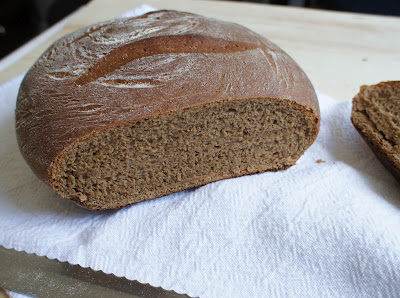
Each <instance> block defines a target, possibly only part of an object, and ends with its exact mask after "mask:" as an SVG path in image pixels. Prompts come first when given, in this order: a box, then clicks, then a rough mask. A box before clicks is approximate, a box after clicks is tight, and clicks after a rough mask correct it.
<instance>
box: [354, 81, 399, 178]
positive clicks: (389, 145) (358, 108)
mask: <svg viewBox="0 0 400 298" xmlns="http://www.w3.org/2000/svg"><path fill="white" fill-rule="evenodd" d="M399 86H400V81H387V82H381V83H379V84H375V85H371V86H367V85H363V86H361V87H360V92H359V93H358V94H357V95H356V96H355V97H354V98H353V103H352V112H351V118H350V119H351V122H352V123H353V125H354V127H355V128H356V130H357V132H358V133H359V134H360V136H361V137H362V138H363V139H364V141H365V142H366V143H367V145H368V146H369V147H370V148H371V150H372V151H373V153H374V154H375V156H376V157H377V158H378V159H379V161H380V162H381V163H382V164H383V165H384V166H385V167H386V169H388V170H389V171H390V172H391V173H392V175H393V176H394V177H395V178H396V180H397V181H398V182H399V183H400V163H399V161H398V157H397V158H396V155H397V156H399V155H400V150H399V146H398V144H396V143H394V142H393V141H392V140H390V138H388V137H387V136H386V135H385V133H386V132H384V131H380V130H379V129H378V128H377V126H376V124H375V123H374V121H373V120H372V119H370V116H369V115H368V112H367V111H366V110H367V108H366V104H365V102H364V101H365V99H366V98H371V97H373V95H372V94H371V93H372V92H373V91H378V90H385V89H390V88H393V87H397V88H399ZM395 96H396V95H395ZM387 97H388V98H387V101H389V96H387ZM397 101H398V102H400V94H397ZM381 117H382V120H383V121H390V119H385V116H384V114H383V113H381ZM397 133H400V131H397Z"/></svg>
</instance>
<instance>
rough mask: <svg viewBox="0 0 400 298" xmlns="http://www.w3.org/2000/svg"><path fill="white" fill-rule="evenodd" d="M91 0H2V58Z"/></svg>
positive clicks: (348, 4) (358, 7)
mask: <svg viewBox="0 0 400 298" xmlns="http://www.w3.org/2000/svg"><path fill="white" fill-rule="evenodd" d="M111 1H112V0H111ZM237 1H244V0H237ZM87 2H89V0H1V1H0V59H1V58H2V57H4V56H6V55H7V54H9V53H10V52H12V51H13V50H15V49H16V48H18V47H19V46H21V45H22V44H24V43H25V42H27V41H28V40H30V39H31V38H32V37H34V36H36V35H37V34H39V33H40V32H42V31H43V30H45V29H46V28H48V27H49V26H51V25H52V24H54V23H56V22H57V21H59V20H60V19H62V18H63V17H65V16H67V15H68V14H70V13H71V12H73V11H74V10H76V9H77V8H79V7H80V6H81V5H83V4H85V3H87ZM247 2H258V3H270V4H278V5H291V6H302V7H312V8H319V9H329V10H338V11H350V12H362V13H370V14H382V15H393V16H400V0H253V1H247Z"/></svg>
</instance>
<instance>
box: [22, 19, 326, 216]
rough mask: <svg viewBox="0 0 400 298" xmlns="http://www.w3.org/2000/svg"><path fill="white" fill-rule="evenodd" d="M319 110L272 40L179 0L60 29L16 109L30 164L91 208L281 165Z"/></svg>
mask: <svg viewBox="0 0 400 298" xmlns="http://www.w3.org/2000/svg"><path fill="white" fill-rule="evenodd" d="M319 121H320V115H319V107H318V101H317V97H316V94H315V91H314V89H313V86H312V84H311V83H310V81H309V79H308V78H307V76H306V75H305V74H304V72H303V71H302V70H301V68H300V67H299V66H298V65H297V64H296V63H295V62H294V61H293V60H292V59H291V58H290V57H289V56H288V55H287V54H286V53H285V52H284V51H282V50H281V49H280V48H279V47H277V46H276V45H275V44H273V43H271V42H270V41H268V40H266V39H265V38H263V37H262V36H260V35H258V34H256V33H254V32H252V31H250V30H249V29H246V28H244V27H242V26H240V25H237V24H233V23H228V22H223V21H219V20H215V19H210V18H206V17H202V16H199V15H194V14H190V13H184V12H176V11H157V12H152V13H148V14H146V15H144V16H141V17H137V18H129V19H119V20H112V21H107V22H104V23H100V24H96V25H93V26H90V27H87V28H84V29H81V30H78V31H76V32H74V33H72V34H69V35H67V36H65V37H63V38H61V39H60V40H58V41H57V42H55V43H54V44H53V45H52V46H51V47H50V48H49V49H48V50H47V51H46V52H45V53H44V54H43V55H42V56H41V57H40V58H39V59H38V61H37V62H36V63H35V64H34V65H33V67H32V68H31V69H30V70H29V72H28V73H27V74H26V76H25V78H24V80H23V82H22V85H21V87H20V91H19V95H18V100H17V108H16V132H17V138H18V143H19V147H20V150H21V152H22V155H23V156H24V158H25V160H26V161H27V163H28V164H29V165H30V167H31V168H32V170H33V171H34V172H35V173H36V175H37V176H38V177H39V178H40V179H42V180H43V181H45V182H46V183H47V184H48V185H50V186H51V187H52V188H53V189H54V190H55V191H56V192H57V193H59V194H60V195H61V196H62V197H65V198H68V199H71V200H73V201H75V202H77V203H78V204H80V205H82V206H84V207H86V208H88V209H93V210H104V209H116V208H120V207H123V206H126V205H130V204H133V203H137V202H141V201H145V200H148V199H154V198H157V197H160V196H164V195H167V194H171V193H173V192H177V191H181V190H184V189H188V188H193V187H198V186H201V185H204V184H206V183H209V182H212V181H216V180H220V179H225V178H231V177H237V176H241V175H247V174H253V173H259V172H264V171H268V170H272V171H276V170H280V169H286V168H288V167H290V166H292V165H293V164H295V162H296V160H297V159H298V158H299V157H300V156H301V155H302V154H303V153H304V151H305V150H306V149H307V148H308V147H309V146H310V145H311V144H312V143H313V141H314V140H315V138H316V136H317V133H318V130H319Z"/></svg>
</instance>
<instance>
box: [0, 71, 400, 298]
mask: <svg viewBox="0 0 400 298" xmlns="http://www.w3.org/2000/svg"><path fill="white" fill-rule="evenodd" d="M21 79H22V75H21V76H18V77H16V78H14V79H13V80H11V81H9V82H7V83H5V84H3V85H2V86H0V245H3V246H5V247H7V248H14V249H17V250H23V251H26V252H29V253H36V254H37V255H40V256H47V257H49V258H54V259H58V260H61V261H68V262H69V263H71V264H80V265H81V266H83V267H91V268H93V269H95V270H103V271H104V272H106V273H114V274H115V275H117V276H125V277H127V278H129V279H136V280H138V281H140V282H143V283H150V284H152V285H154V286H162V287H163V288H165V289H171V290H175V291H177V292H180V293H187V294H189V295H192V296H200V297H399V295H400V269H399V268H400V233H399V232H400V185H399V184H398V183H397V182H396V181H395V179H394V178H393V177H392V176H391V175H390V174H389V173H388V172H387V171H386V170H385V169H384V167H383V166H382V165H381V164H380V163H379V162H378V160H377V159H376V158H375V156H374V155H373V154H372V152H371V151H370V149H369V148H368V147H367V146H366V144H365V143H364V142H363V140H362V139H361V137H360V136H359V135H358V134H357V132H356V131H355V129H354V128H353V127H352V125H351V123H350V120H349V118H350V109H351V102H350V101H347V102H336V101H334V100H333V99H331V98H330V97H328V96H326V95H323V94H319V96H318V97H319V100H320V106H321V117H322V121H321V131H320V133H319V136H318V138H317V140H316V141H315V143H314V144H313V145H312V146H311V147H310V149H309V150H307V151H306V153H305V154H304V155H303V156H302V157H301V158H300V160H299V161H298V162H297V164H296V165H295V166H293V167H291V168H290V169H288V170H286V171H279V172H270V173H263V174H257V175H252V176H245V177H240V178H235V179H227V180H223V181H219V182H215V183H210V184H208V185H206V186H203V187H200V188H197V189H194V190H188V191H183V192H180V193H176V194H172V195H169V196H166V197H163V198H159V199H156V200H152V201H147V202H144V203H140V204H137V205H133V206H130V207H126V208H123V209H121V210H119V211H106V212H91V211H87V210H85V209H82V208H80V207H78V206H76V205H75V204H74V203H72V202H70V201H68V200H66V199H62V198H60V197H58V196H57V195H56V194H55V193H54V192H53V191H52V190H51V189H49V188H48V187H47V186H46V185H45V184H44V183H42V182H41V181H40V180H39V179H38V178H36V177H35V176H34V174H33V173H32V171H31V170H30V169H29V167H28V165H27V164H26V163H25V161H24V160H23V158H22V157H21V155H20V153H19V150H18V147H17V143H16V137H15V131H14V109H15V100H16V95H17V91H18V87H19V84H20V82H21ZM318 160H321V161H325V162H317V161H318Z"/></svg>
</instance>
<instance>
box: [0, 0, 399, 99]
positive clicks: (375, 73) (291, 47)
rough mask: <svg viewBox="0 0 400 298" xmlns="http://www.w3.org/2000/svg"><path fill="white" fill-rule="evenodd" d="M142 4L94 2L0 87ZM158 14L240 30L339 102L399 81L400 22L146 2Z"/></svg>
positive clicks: (246, 6) (184, 0)
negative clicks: (277, 51)
mask: <svg viewBox="0 0 400 298" xmlns="http://www.w3.org/2000/svg"><path fill="white" fill-rule="evenodd" d="M142 3H143V1H139V0H113V1H109V0H93V1H92V2H90V3H89V4H87V5H86V6H84V7H82V8H81V9H79V10H78V11H77V12H75V13H74V15H73V16H72V18H71V20H70V22H69V23H68V24H67V25H65V26H64V27H63V28H62V29H61V30H60V31H59V32H58V33H56V34H54V35H53V36H52V37H51V38H50V39H48V40H47V41H46V42H43V43H42V44H40V45H39V46H37V47H36V48H35V49H34V50H32V51H31V52H30V53H28V54H27V55H25V56H24V57H22V58H20V59H19V60H18V61H17V62H16V63H14V64H12V65H11V66H9V67H8V68H6V69H5V70H3V71H2V72H1V73H0V83H3V82H5V81H6V80H8V79H10V78H12V77H13V76H15V75H17V74H19V73H21V72H22V71H24V70H26V69H28V68H29V67H30V66H31V65H32V64H33V63H34V62H35V60H36V59H37V58H38V57H39V56H40V54H41V53H42V52H43V51H44V50H45V49H46V48H47V47H48V46H49V45H50V44H51V43H52V42H53V41H54V40H56V39H58V38H59V37H61V36H62V35H64V34H66V33H68V32H71V31H74V30H76V29H78V28H80V27H83V26H86V25H89V24H92V23H95V22H98V21H102V20H106V19H111V18H114V17H116V16H118V15H119V14H121V13H123V12H124V11H126V10H129V9H132V8H134V7H136V6H138V5H140V4H142ZM145 3H146V4H149V5H151V6H153V7H155V8H157V9H174V10H183V11H188V12H193V13H197V14H201V15H205V16H209V17H214V18H219V19H222V20H227V21H232V22H236V23H239V24H241V25H244V26H246V27H248V28H250V29H252V30H254V31H256V32H258V33H259V34H261V35H263V36H265V37H267V38H268V39H270V40H271V41H273V42H275V43H276V44H278V45H279V46H280V47H281V48H283V49H284V50H285V51H286V52H288V53H289V54H290V55H291V56H292V57H293V58H294V59H295V60H296V61H297V62H298V63H299V64H300V66H301V67H302V68H303V69H304V70H305V72H306V73H307V74H308V76H309V77H310V79H311V81H312V82H313V84H314V86H315V88H316V89H317V90H319V91H320V92H323V93H325V94H327V95H330V96H332V97H334V98H335V99H337V100H347V99H351V98H352V97H353V96H354V95H355V94H356V93H357V92H358V90H359V87H360V85H363V84H375V83H378V82H380V81H386V80H400V18H399V17H384V16H373V15H366V14H354V13H339V12H329V11H322V10H316V9H305V8H293V7H287V6H275V5H267V4H255V3H246V2H229V1H204V0H203V1H197V0H193V1H190V0H168V1H162V0H147V1H146V2H145Z"/></svg>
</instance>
